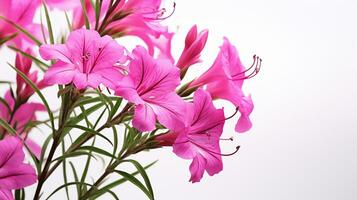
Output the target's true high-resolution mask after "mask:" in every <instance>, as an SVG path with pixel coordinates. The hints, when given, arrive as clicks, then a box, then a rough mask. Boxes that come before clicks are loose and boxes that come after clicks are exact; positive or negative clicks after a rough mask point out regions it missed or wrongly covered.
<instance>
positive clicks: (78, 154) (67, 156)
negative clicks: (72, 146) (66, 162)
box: [52, 151, 95, 162]
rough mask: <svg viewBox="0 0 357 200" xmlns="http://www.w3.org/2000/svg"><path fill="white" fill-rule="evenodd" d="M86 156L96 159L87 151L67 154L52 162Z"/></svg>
mask: <svg viewBox="0 0 357 200" xmlns="http://www.w3.org/2000/svg"><path fill="white" fill-rule="evenodd" d="M85 155H88V156H91V157H93V158H95V157H94V156H93V155H91V154H90V153H88V152H86V151H74V152H70V153H65V154H63V155H62V156H60V157H58V158H56V159H54V160H52V162H55V161H62V160H63V159H66V158H73V157H78V156H85Z"/></svg>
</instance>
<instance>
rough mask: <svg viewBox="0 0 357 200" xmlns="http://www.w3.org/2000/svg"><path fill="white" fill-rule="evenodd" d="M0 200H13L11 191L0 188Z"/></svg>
mask: <svg viewBox="0 0 357 200" xmlns="http://www.w3.org/2000/svg"><path fill="white" fill-rule="evenodd" d="M0 199H1V200H14V196H13V195H12V192H11V190H7V189H1V188H0Z"/></svg>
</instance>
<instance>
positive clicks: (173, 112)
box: [116, 46, 185, 131]
mask: <svg viewBox="0 0 357 200" xmlns="http://www.w3.org/2000/svg"><path fill="white" fill-rule="evenodd" d="M133 56H134V58H133V60H132V61H131V63H130V66H129V70H130V71H129V75H128V76H127V77H125V78H123V80H122V81H121V82H120V83H119V84H118V87H117V89H116V94H117V95H120V96H123V97H124V98H125V99H127V100H128V101H130V102H132V103H134V104H135V105H136V107H135V113H134V119H133V125H134V127H135V128H137V129H138V130H140V131H151V130H154V129H155V122H156V119H158V121H159V122H160V123H161V124H163V125H164V126H165V127H167V128H169V129H175V127H176V126H177V125H178V123H180V122H181V121H182V118H183V113H184V112H185V103H184V101H183V100H182V99H181V98H180V97H179V96H178V95H177V94H176V93H175V88H176V87H177V86H178V85H179V84H180V76H179V69H178V68H176V67H175V66H174V65H173V64H172V63H171V62H170V61H169V60H165V59H153V58H152V57H151V56H150V55H149V54H148V52H147V51H146V49H145V48H143V47H140V46H138V47H136V48H135V49H134V51H133Z"/></svg>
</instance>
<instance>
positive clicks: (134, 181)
mask: <svg viewBox="0 0 357 200" xmlns="http://www.w3.org/2000/svg"><path fill="white" fill-rule="evenodd" d="M114 172H116V173H117V174H119V175H121V176H123V178H125V179H126V180H127V181H130V182H131V183H132V184H134V185H135V186H137V187H138V188H139V189H140V190H141V191H143V192H144V193H145V194H146V196H147V197H148V198H149V199H150V200H154V197H153V196H152V195H151V194H150V192H149V191H148V189H147V188H146V187H145V186H144V184H142V183H141V182H140V181H139V180H138V179H137V178H135V176H133V175H131V174H129V173H127V172H124V171H121V170H115V171H114Z"/></svg>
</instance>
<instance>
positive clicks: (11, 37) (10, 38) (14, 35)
mask: <svg viewBox="0 0 357 200" xmlns="http://www.w3.org/2000/svg"><path fill="white" fill-rule="evenodd" d="M16 36H17V33H14V34H11V35H9V36H6V37H4V38H0V46H1V45H3V44H5V43H6V42H8V41H10V40H12V39H14V38H15V37H16Z"/></svg>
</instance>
